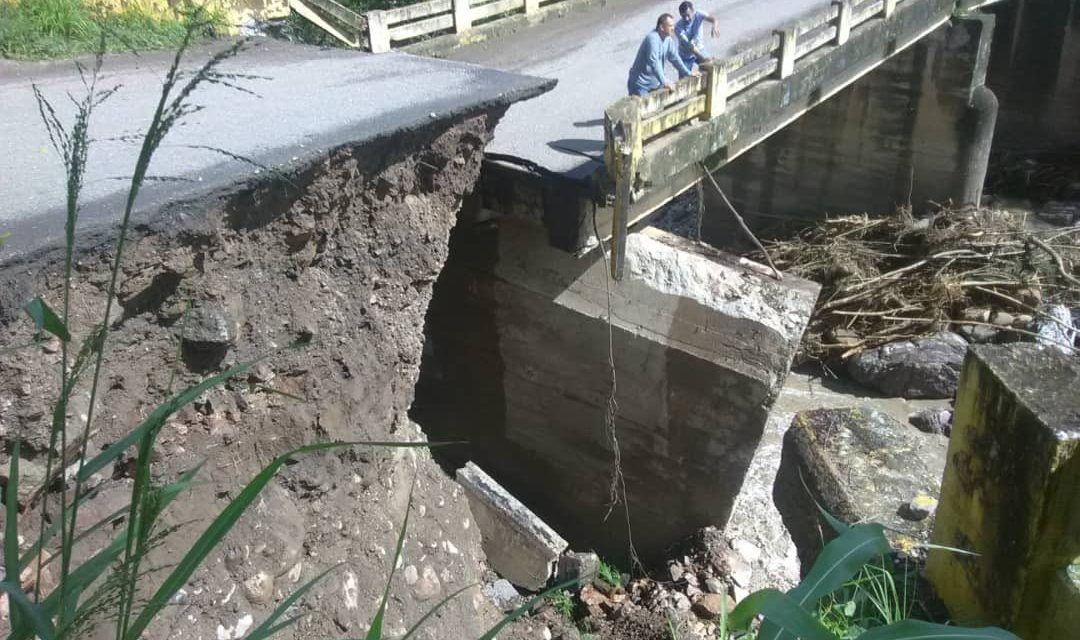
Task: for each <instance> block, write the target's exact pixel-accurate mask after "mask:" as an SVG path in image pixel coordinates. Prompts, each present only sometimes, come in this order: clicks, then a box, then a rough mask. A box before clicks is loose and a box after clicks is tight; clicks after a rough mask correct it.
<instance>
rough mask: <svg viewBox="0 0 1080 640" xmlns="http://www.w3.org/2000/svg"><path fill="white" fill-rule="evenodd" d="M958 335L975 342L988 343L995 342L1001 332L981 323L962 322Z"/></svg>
mask: <svg viewBox="0 0 1080 640" xmlns="http://www.w3.org/2000/svg"><path fill="white" fill-rule="evenodd" d="M960 335H962V336H964V337H965V338H967V339H968V340H969V341H970V342H974V343H976V344H988V343H992V342H997V340H998V337H999V336H1000V335H1001V332H1000V331H998V330H997V329H995V328H994V327H987V326H985V325H981V324H964V325H960Z"/></svg>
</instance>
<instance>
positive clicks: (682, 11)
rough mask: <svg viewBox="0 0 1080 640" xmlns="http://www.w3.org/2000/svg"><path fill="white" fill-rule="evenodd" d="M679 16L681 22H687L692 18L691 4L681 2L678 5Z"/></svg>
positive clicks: (692, 8)
mask: <svg viewBox="0 0 1080 640" xmlns="http://www.w3.org/2000/svg"><path fill="white" fill-rule="evenodd" d="M679 15H680V16H682V19H683V20H686V21H687V22H689V21H690V20H692V19H693V17H694V4H693V3H692V2H683V3H682V4H680V5H679Z"/></svg>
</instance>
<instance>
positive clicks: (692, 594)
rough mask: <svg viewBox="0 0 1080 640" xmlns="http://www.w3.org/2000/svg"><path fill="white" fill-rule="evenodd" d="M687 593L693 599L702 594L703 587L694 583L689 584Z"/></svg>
mask: <svg viewBox="0 0 1080 640" xmlns="http://www.w3.org/2000/svg"><path fill="white" fill-rule="evenodd" d="M686 595H687V596H688V597H689V598H690V599H691V600H693V599H694V598H696V597H698V596H700V595H701V589H699V588H698V587H695V586H694V585H689V586H687V587H686Z"/></svg>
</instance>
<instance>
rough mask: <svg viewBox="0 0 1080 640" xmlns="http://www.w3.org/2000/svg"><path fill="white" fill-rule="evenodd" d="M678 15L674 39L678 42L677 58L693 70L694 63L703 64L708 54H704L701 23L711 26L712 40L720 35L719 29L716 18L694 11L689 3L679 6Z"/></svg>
mask: <svg viewBox="0 0 1080 640" xmlns="http://www.w3.org/2000/svg"><path fill="white" fill-rule="evenodd" d="M679 15H680V16H681V19H680V20H679V21H678V22H676V23H675V37H676V38H677V39H678V41H679V57H680V58H682V61H683V64H684V65H686V67H687V68H689V69H693V68H694V63H697V62H703V61H705V60H706V59H708V57H709V54H708V53H706V52H705V44H704V43H703V42H702V37H701V26H702V23H703V22H708V23H709V24H711V25H712V37H714V38H715V37H716V36H717V35H719V34H720V29H719V28H718V27H717V24H716V18H714V17H712V16H710V15H709V14H707V13H705V12H704V11H695V10H694V5H693V4H692V3H690V2H683V3H682V4H680V5H679Z"/></svg>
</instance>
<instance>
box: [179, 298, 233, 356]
mask: <svg viewBox="0 0 1080 640" xmlns="http://www.w3.org/2000/svg"><path fill="white" fill-rule="evenodd" d="M182 324H183V326H184V343H185V344H189V345H192V346H196V347H200V348H206V347H221V346H228V345H230V344H232V341H233V338H234V335H233V327H232V324H233V323H232V321H231V320H230V318H229V312H228V309H226V308H225V305H224V304H222V303H220V302H204V303H202V304H200V305H199V306H197V307H194V308H193V309H192V310H191V311H189V312H188V317H187V320H186V322H184V323H182Z"/></svg>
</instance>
